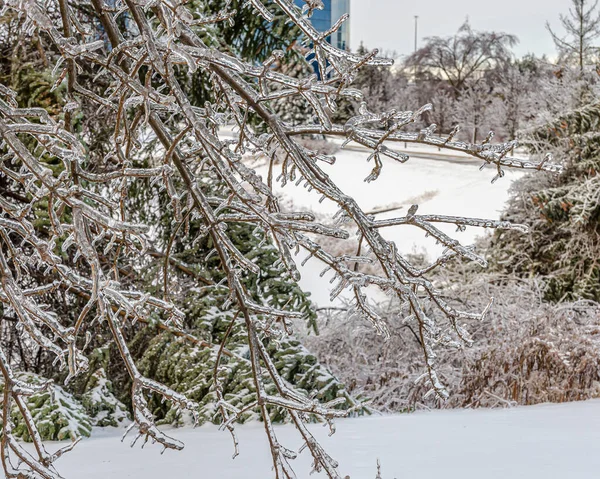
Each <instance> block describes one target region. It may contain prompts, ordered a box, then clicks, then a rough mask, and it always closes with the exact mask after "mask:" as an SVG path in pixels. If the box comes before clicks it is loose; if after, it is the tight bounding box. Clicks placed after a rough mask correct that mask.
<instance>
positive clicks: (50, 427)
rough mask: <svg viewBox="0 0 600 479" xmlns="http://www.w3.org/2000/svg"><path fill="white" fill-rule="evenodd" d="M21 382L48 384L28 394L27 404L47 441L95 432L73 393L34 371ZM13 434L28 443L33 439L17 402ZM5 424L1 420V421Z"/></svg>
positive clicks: (0, 385) (13, 411) (1, 387)
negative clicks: (49, 381)
mask: <svg viewBox="0 0 600 479" xmlns="http://www.w3.org/2000/svg"><path fill="white" fill-rule="evenodd" d="M17 378H18V380H19V381H23V382H26V383H28V384H33V385H35V386H44V387H43V389H42V390H40V391H39V392H36V393H35V394H32V395H31V396H29V397H27V399H26V400H25V401H24V404H23V405H24V406H26V407H27V410H28V411H29V414H31V418H32V420H33V424H35V427H36V429H37V433H38V434H39V435H40V437H41V438H42V439H43V440H45V441H63V440H65V439H71V440H76V439H77V438H79V437H88V436H89V435H90V434H91V432H92V421H91V419H90V417H89V416H88V414H87V412H86V410H85V409H84V407H83V406H82V405H81V403H80V402H79V401H77V400H76V399H75V398H74V397H73V396H72V395H71V394H69V393H68V392H67V391H65V390H64V389H63V388H62V387H60V386H58V385H57V384H54V383H48V380H47V379H44V378H41V377H39V376H37V375H35V374H32V373H21V374H19V375H18V376H17ZM0 392H4V384H3V383H0ZM10 416H11V422H12V430H11V432H12V434H13V435H14V436H15V437H18V438H20V439H22V440H24V441H26V442H32V441H33V438H32V436H31V434H32V431H31V430H30V429H29V427H28V423H27V421H25V420H24V419H23V415H22V412H21V410H20V408H19V406H18V405H17V404H13V405H12V408H11V410H10ZM0 424H1V423H0Z"/></svg>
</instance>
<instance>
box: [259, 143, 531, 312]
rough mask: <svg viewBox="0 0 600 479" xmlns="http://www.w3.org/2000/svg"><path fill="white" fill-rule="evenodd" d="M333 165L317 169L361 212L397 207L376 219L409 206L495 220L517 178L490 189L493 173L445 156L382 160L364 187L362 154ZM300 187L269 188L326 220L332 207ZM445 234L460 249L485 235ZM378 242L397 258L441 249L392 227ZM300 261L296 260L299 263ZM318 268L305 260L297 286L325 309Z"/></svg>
mask: <svg viewBox="0 0 600 479" xmlns="http://www.w3.org/2000/svg"><path fill="white" fill-rule="evenodd" d="M420 150H422V151H420V152H419V155H421V156H427V155H429V156H434V155H437V154H438V153H439V152H438V150H437V148H431V147H428V148H425V147H422V148H420ZM335 156H336V163H335V165H327V164H321V165H320V166H321V167H322V168H323V170H324V171H325V172H326V173H327V174H328V175H329V176H330V177H331V178H332V179H333V181H334V182H335V183H336V184H337V185H338V186H339V187H340V188H341V189H342V191H344V192H345V193H346V194H348V195H350V196H352V197H353V198H355V199H356V201H357V202H358V204H359V205H360V206H361V207H362V208H363V209H364V210H365V211H367V212H371V211H375V210H379V209H385V208H386V207H399V206H400V207H402V209H400V210H397V211H392V212H388V213H382V214H378V215H377V218H378V219H385V218H391V217H397V216H402V215H404V214H406V211H407V210H408V208H410V206H411V205H413V204H418V205H419V214H442V215H444V214H445V215H454V216H467V217H473V218H486V219H492V220H497V219H499V218H500V213H501V211H502V210H503V208H504V204H505V203H506V201H507V199H508V190H509V188H510V185H511V184H512V182H513V181H514V180H516V179H517V178H519V177H521V176H522V175H523V173H522V172H521V171H516V170H507V171H506V172H505V173H506V174H505V176H504V178H502V179H500V180H498V181H496V182H495V183H494V184H492V183H491V180H492V178H493V177H494V176H495V174H496V170H495V168H492V167H487V168H484V169H483V171H480V170H479V166H480V163H479V162H478V161H476V160H465V158H463V157H461V156H458V155H457V156H448V159H446V160H442V159H427V158H422V157H411V158H410V160H409V161H408V162H406V163H403V164H401V163H398V162H395V161H392V160H389V159H383V162H384V166H383V172H382V174H381V176H380V178H379V179H378V180H377V181H374V182H372V183H365V182H364V181H363V180H364V178H366V177H367V176H368V175H369V173H370V172H371V169H372V168H373V163H372V162H371V163H367V161H366V159H367V157H368V156H369V152H368V151H367V150H360V149H351V150H341V151H339V152H337V153H336V154H335ZM280 169H281V166H280V165H279V166H276V168H275V170H274V177H275V178H276V177H277V176H278V175H279V170H280ZM267 170H268V168H267V166H266V165H263V166H260V167H258V168H257V171H258V173H259V174H260V175H262V176H263V178H266V177H267ZM302 185H303V184H300V185H299V186H295V184H294V183H290V184H288V185H287V186H285V187H284V188H282V187H281V185H280V184H279V183H277V184H276V185H274V189H275V192H276V193H277V194H279V195H280V196H281V197H282V199H283V201H282V204H284V205H285V204H286V202H288V203H289V202H290V201H291V202H292V203H293V207H295V208H297V209H309V210H312V211H314V212H315V213H316V214H317V215H320V216H324V217H325V219H326V218H327V217H329V218H331V216H333V215H334V214H335V212H336V211H337V210H336V206H335V204H334V203H333V202H332V201H329V200H324V201H323V202H322V203H319V198H320V196H319V195H318V194H317V193H316V192H314V191H313V192H309V191H307V190H306V189H305V188H303V186H302ZM436 226H438V227H439V228H440V229H441V230H442V231H444V232H445V233H448V234H450V235H451V236H452V237H454V238H456V239H458V240H459V241H461V243H462V244H463V245H469V244H472V243H473V242H474V240H475V238H476V237H477V236H480V235H482V234H484V233H485V231H484V230H482V229H480V228H467V230H466V231H465V232H459V233H457V232H456V226H453V225H436ZM383 234H384V236H385V237H386V238H387V239H389V240H391V241H394V242H395V243H396V246H397V247H398V251H400V252H401V253H421V254H425V255H427V256H429V257H430V258H433V257H437V256H438V255H439V254H440V253H441V252H442V251H443V249H444V248H443V247H442V246H440V245H437V244H436V241H435V240H434V239H432V238H427V239H426V238H425V233H424V232H423V231H422V230H420V229H418V228H415V227H411V226H398V227H394V228H386V229H385V230H384V233H383ZM300 260H301V259H300ZM322 270H323V266H322V264H321V263H320V262H319V261H318V260H316V259H311V260H310V261H308V263H307V264H306V265H305V266H304V267H301V268H300V272H301V273H302V280H301V281H300V286H301V287H302V288H303V289H304V290H305V291H309V292H311V294H312V297H311V299H312V300H313V301H315V302H316V303H317V304H319V305H321V306H326V305H328V304H329V290H330V285H329V277H328V276H327V275H326V276H325V278H323V279H320V278H319V277H318V275H319V273H320V272H321V271H322Z"/></svg>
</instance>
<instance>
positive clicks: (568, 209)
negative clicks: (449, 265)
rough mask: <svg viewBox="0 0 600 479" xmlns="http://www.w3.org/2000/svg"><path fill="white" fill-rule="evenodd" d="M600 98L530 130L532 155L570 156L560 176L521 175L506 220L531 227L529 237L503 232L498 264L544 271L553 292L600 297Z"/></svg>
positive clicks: (495, 246)
mask: <svg viewBox="0 0 600 479" xmlns="http://www.w3.org/2000/svg"><path fill="white" fill-rule="evenodd" d="M599 131H600V102H599V101H597V100H596V101H594V102H592V103H590V104H588V105H586V106H583V107H581V108H578V109H575V110H573V111H571V112H568V113H566V114H563V115H560V116H559V117H558V118H556V119H555V120H554V121H552V122H550V123H546V124H544V125H543V126H540V127H537V128H535V129H533V130H532V131H531V132H529V133H528V135H527V136H526V138H525V139H524V143H525V144H526V145H527V146H529V148H530V150H531V151H532V153H534V154H535V153H536V152H538V151H540V150H542V151H543V150H547V151H553V152H554V154H555V156H556V157H557V158H564V166H565V169H564V172H563V173H562V174H561V175H559V176H554V175H552V176H550V175H548V176H541V175H539V176H536V177H535V178H534V177H531V176H526V177H525V178H523V179H522V180H520V181H519V182H518V183H517V185H516V187H515V189H514V194H513V197H512V199H511V202H510V205H509V207H508V210H507V211H506V213H505V214H504V218H505V219H507V220H511V221H514V222H517V223H524V224H527V225H528V226H529V227H530V232H529V240H528V241H525V242H524V241H523V240H522V238H519V239H517V238H516V236H515V235H513V234H511V233H510V232H502V233H498V234H497V235H496V237H495V238H494V240H493V243H492V253H493V256H494V258H495V262H496V264H497V266H498V267H501V268H502V269H508V270H509V271H511V272H515V273H517V274H524V275H542V276H543V277H544V278H545V279H546V281H547V289H546V297H547V298H548V299H551V300H554V301H559V300H562V299H571V298H586V299H593V300H596V301H598V300H600V176H599V175H598V172H599V171H600V133H599Z"/></svg>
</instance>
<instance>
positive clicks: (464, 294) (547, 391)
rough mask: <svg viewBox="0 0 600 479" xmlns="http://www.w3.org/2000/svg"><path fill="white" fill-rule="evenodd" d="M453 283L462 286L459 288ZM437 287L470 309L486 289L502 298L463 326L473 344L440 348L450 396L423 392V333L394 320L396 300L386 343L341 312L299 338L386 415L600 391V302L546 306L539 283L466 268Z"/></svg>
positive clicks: (385, 312)
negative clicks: (311, 333) (481, 317)
mask: <svg viewBox="0 0 600 479" xmlns="http://www.w3.org/2000/svg"><path fill="white" fill-rule="evenodd" d="M457 275H459V276H460V277H462V280H463V281H461V282H458V281H457V277H456V276H457ZM457 284H462V285H464V286H463V287H460V288H458V289H459V290H458V291H457V290H456V289H457V288H456V285H457ZM436 285H437V286H439V287H440V288H441V289H442V291H444V290H445V289H446V288H449V287H450V288H451V289H452V290H453V291H452V292H453V294H458V296H459V297H461V298H464V299H465V300H466V301H467V303H468V304H469V305H472V306H473V307H476V306H479V307H483V306H484V303H483V298H485V297H487V296H488V295H492V296H494V297H495V298H496V302H495V304H494V307H493V308H492V309H491V310H490V312H489V314H488V316H487V317H486V319H485V321H483V322H478V321H470V322H468V323H467V324H466V325H465V327H467V328H468V329H469V330H470V331H471V332H472V336H473V340H474V342H473V345H472V346H470V347H465V348H459V349H457V348H454V349H442V350H440V351H439V356H438V361H439V362H440V365H441V367H440V368H439V373H440V376H441V377H442V378H443V380H444V381H445V383H446V384H447V385H448V388H449V392H450V396H449V399H448V400H447V401H439V400H438V399H437V398H435V397H429V398H427V397H424V393H425V391H424V388H423V385H422V384H421V382H420V381H419V378H420V377H421V376H422V374H421V370H422V358H421V356H420V354H419V351H420V348H421V346H420V344H419V341H420V340H419V337H418V331H415V330H414V327H413V326H412V325H411V324H410V322H403V321H398V318H399V317H402V314H401V310H400V308H399V307H398V305H397V304H395V303H391V304H386V303H384V304H381V305H380V306H379V308H380V309H379V312H380V314H381V315H382V316H384V317H386V318H387V321H388V322H389V326H390V328H394V329H393V330H394V334H393V335H392V336H391V338H390V340H389V341H388V342H386V343H381V342H380V341H379V340H378V338H377V336H376V334H374V333H373V332H372V331H370V330H369V329H368V328H365V327H364V326H363V325H362V324H361V322H360V321H357V318H355V317H350V318H349V319H348V320H344V321H342V320H341V319H340V316H344V315H345V311H329V313H328V314H326V315H323V316H322V317H321V318H320V319H319V322H318V324H319V328H320V332H321V335H320V337H318V338H314V337H312V336H308V337H306V338H303V341H304V343H305V344H306V345H307V346H308V347H309V348H311V349H312V350H313V351H315V353H316V354H317V356H318V357H319V359H320V360H321V361H322V362H324V363H325V364H326V365H327V366H328V367H329V368H331V369H332V371H334V372H335V373H336V374H337V375H338V377H339V378H340V379H341V380H343V381H344V382H345V383H346V385H347V386H348V388H349V390H350V391H351V392H352V393H353V394H362V395H365V396H367V397H368V398H370V399H371V400H372V401H373V406H374V407H375V408H376V409H377V408H378V409H380V410H382V411H386V412H398V411H410V410H413V409H415V408H421V407H434V408H448V407H450V408H452V407H504V406H508V405H516V404H521V405H530V404H538V403H543V402H566V401H575V400H583V399H589V398H597V397H600V305H598V304H596V303H593V302H586V301H580V302H575V303H563V304H561V305H558V306H557V305H553V304H548V303H546V302H544V301H543V293H542V290H543V285H542V284H539V283H537V282H536V281H533V280H522V279H518V278H514V277H513V278H510V277H506V276H503V275H490V276H488V275H486V276H484V277H483V278H481V277H478V276H477V275H475V273H474V271H469V270H467V271H466V272H465V271H460V270H454V271H449V272H448V273H446V274H443V275H440V276H439V278H438V282H437V283H436ZM452 285H454V286H452ZM500 292H501V293H502V294H500Z"/></svg>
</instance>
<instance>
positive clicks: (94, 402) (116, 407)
mask: <svg viewBox="0 0 600 479" xmlns="http://www.w3.org/2000/svg"><path fill="white" fill-rule="evenodd" d="M81 404H82V406H83V407H84V409H85V411H86V412H87V414H88V415H89V416H90V419H91V422H92V424H93V425H94V426H99V427H106V426H112V427H118V426H120V425H123V424H124V423H126V422H128V419H129V412H128V411H127V408H126V407H125V405H124V404H123V403H122V402H121V401H119V400H118V399H117V398H116V397H115V395H114V390H113V385H112V383H111V381H109V380H108V379H107V377H106V371H104V369H102V368H100V369H98V370H97V371H96V372H94V374H92V375H91V377H90V379H89V381H88V384H87V391H86V392H85V393H84V394H83V396H82V397H81Z"/></svg>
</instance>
